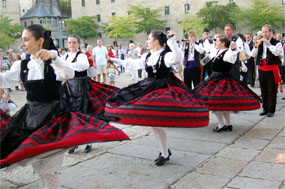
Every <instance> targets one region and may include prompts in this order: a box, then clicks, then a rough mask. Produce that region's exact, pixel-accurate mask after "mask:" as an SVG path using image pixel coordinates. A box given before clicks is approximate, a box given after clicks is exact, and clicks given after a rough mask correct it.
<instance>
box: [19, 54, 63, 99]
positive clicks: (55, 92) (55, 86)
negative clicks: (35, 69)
mask: <svg viewBox="0 0 285 189" xmlns="http://www.w3.org/2000/svg"><path fill="white" fill-rule="evenodd" d="M29 61H30V59H26V60H22V61H21V73H20V78H21V81H22V82H23V84H24V86H25V89H26V91H27V100H29V101H31V102H33V101H42V102H50V101H55V100H59V96H60V95H59V93H60V88H61V82H60V81H56V75H55V73H54V69H53V68H52V67H51V66H50V64H45V66H44V79H40V80H27V78H28V73H29V69H28V62H29Z"/></svg>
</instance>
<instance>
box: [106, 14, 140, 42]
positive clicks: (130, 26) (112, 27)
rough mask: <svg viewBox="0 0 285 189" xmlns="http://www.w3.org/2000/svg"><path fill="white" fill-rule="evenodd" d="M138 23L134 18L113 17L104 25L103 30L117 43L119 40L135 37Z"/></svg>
mask: <svg viewBox="0 0 285 189" xmlns="http://www.w3.org/2000/svg"><path fill="white" fill-rule="evenodd" d="M135 26H136V23H135V21H134V20H133V18H132V16H130V15H128V16H117V15H115V16H112V17H110V18H109V20H108V21H107V22H105V23H103V26H102V29H103V31H104V33H105V34H106V35H107V36H108V37H110V38H114V39H115V41H117V39H118V38H125V37H133V36H134V35H135V34H136V32H135Z"/></svg>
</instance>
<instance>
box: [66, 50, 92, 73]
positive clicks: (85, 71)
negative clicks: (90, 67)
mask: <svg viewBox="0 0 285 189" xmlns="http://www.w3.org/2000/svg"><path fill="white" fill-rule="evenodd" d="M81 53H82V52H81V51H78V52H77V53H76V55H75V57H74V59H73V60H72V62H71V63H75V62H76V61H77V57H78V55H79V54H81ZM67 58H68V54H67V55H66V57H65V60H66V59H67ZM86 76H87V70H84V71H82V72H77V71H75V76H74V78H76V77H86Z"/></svg>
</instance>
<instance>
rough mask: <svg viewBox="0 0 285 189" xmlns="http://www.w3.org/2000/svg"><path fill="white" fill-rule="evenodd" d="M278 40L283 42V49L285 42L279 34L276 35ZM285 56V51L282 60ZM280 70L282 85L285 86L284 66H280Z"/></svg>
mask: <svg viewBox="0 0 285 189" xmlns="http://www.w3.org/2000/svg"><path fill="white" fill-rule="evenodd" d="M276 39H277V40H278V41H280V42H281V44H282V47H283V45H284V44H285V41H284V40H283V39H282V35H281V33H277V34H276ZM283 56H284V51H283V54H282V57H281V60H282V59H283V58H284V57H283ZM282 62H283V61H282ZM279 69H280V75H281V80H282V83H283V84H284V83H285V67H284V66H282V65H280V66H279Z"/></svg>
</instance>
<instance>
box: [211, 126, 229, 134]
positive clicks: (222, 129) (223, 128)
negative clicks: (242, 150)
mask: <svg viewBox="0 0 285 189" xmlns="http://www.w3.org/2000/svg"><path fill="white" fill-rule="evenodd" d="M226 128H227V126H226V125H224V126H223V127H222V128H220V127H216V128H215V129H213V132H221V131H225V129H226Z"/></svg>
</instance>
